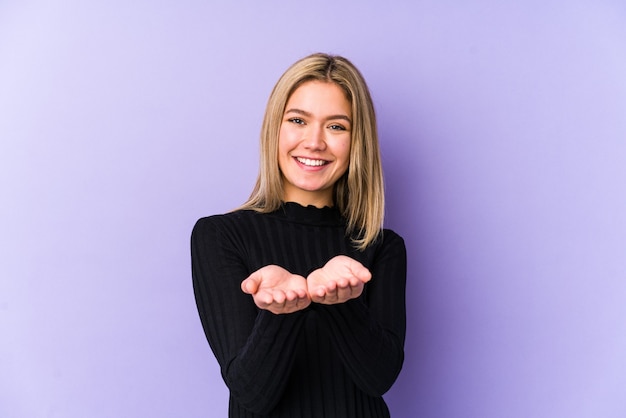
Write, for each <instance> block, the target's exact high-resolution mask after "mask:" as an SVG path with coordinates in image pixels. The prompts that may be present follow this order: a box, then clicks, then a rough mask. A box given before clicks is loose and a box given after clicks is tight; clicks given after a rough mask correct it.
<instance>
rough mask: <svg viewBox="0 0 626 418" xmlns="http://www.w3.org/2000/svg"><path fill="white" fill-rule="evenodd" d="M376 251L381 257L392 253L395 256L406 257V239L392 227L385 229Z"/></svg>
mask: <svg viewBox="0 0 626 418" xmlns="http://www.w3.org/2000/svg"><path fill="white" fill-rule="evenodd" d="M376 244H377V245H376V251H375V252H376V253H377V255H378V256H379V257H381V256H385V255H386V256H389V255H392V256H394V257H401V258H405V257H406V245H405V244H404V239H403V238H402V237H401V236H400V235H399V234H398V233H397V232H395V231H393V230H391V229H383V232H382V234H381V236H380V237H379V238H378V240H377V242H376Z"/></svg>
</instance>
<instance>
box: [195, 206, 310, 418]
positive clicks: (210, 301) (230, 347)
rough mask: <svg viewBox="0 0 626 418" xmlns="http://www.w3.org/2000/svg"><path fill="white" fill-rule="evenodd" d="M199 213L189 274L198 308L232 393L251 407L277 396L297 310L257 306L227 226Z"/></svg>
mask: <svg viewBox="0 0 626 418" xmlns="http://www.w3.org/2000/svg"><path fill="white" fill-rule="evenodd" d="M222 228H223V225H222V224H221V223H220V222H219V221H218V220H215V219H213V218H208V219H206V218H205V219H201V220H200V221H198V223H197V224H196V225H195V227H194V229H193V232H192V236H191V259H192V277H193V286H194V294H195V298H196V304H197V306H198V313H199V314H200V320H201V322H202V326H203V328H204V332H205V334H206V337H207V339H208V341H209V344H210V346H211V349H212V350H213V353H214V354H215V357H216V358H217V361H218V363H219V364H220V368H221V372H222V377H223V378H224V382H225V383H226V385H227V386H228V388H229V389H230V392H231V395H232V396H233V397H234V398H235V399H236V400H237V401H238V402H239V403H240V404H241V405H243V406H244V407H245V408H247V409H249V410H250V411H253V412H256V413H261V414H263V413H267V412H269V411H270V410H271V409H272V408H273V407H274V406H275V405H276V403H277V402H278V400H279V399H280V397H281V395H282V393H283V391H284V387H285V384H286V382H287V380H288V379H287V377H288V375H289V373H290V370H291V366H292V363H293V361H292V360H293V352H294V346H295V343H296V339H297V336H298V333H299V331H300V328H301V324H302V313H301V312H296V313H293V314H288V315H275V314H273V313H271V312H269V311H266V310H259V309H257V307H256V306H255V304H254V302H253V301H252V298H251V296H250V295H247V294H244V293H243V292H242V289H241V282H242V281H243V280H244V279H245V278H246V277H247V276H248V275H249V271H248V269H249V267H248V266H246V263H245V262H244V260H243V259H242V257H241V254H240V251H238V250H237V248H236V246H235V245H234V244H233V241H232V239H231V236H230V235H229V233H228V232H229V231H228V230H227V228H224V230H223V231H222Z"/></svg>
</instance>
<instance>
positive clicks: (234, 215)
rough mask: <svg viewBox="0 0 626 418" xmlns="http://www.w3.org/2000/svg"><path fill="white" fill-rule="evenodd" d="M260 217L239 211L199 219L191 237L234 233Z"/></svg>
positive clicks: (249, 212) (252, 212) (247, 211)
mask: <svg viewBox="0 0 626 418" xmlns="http://www.w3.org/2000/svg"><path fill="white" fill-rule="evenodd" d="M256 215H258V214H257V213H256V212H254V211H251V210H237V211H234V212H229V213H225V214H219V215H211V216H206V217H202V218H200V219H198V220H197V221H196V223H195V225H194V226H193V229H192V232H191V236H192V238H193V237H198V236H206V235H215V234H218V233H219V234H224V233H225V234H227V235H228V234H229V233H234V232H236V231H237V230H239V229H241V228H244V229H245V228H246V224H248V223H249V222H254V220H253V218H254V217H255V216H256Z"/></svg>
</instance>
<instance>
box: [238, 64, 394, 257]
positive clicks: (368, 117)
mask: <svg viewBox="0 0 626 418" xmlns="http://www.w3.org/2000/svg"><path fill="white" fill-rule="evenodd" d="M313 80H317V81H324V82H330V83H335V84H337V85H338V86H339V87H341V89H342V90H343V91H344V93H345V95H346V98H347V99H348V101H349V102H350V104H351V107H352V138H351V147H350V163H349V167H348V170H347V172H346V173H345V174H344V175H343V176H342V177H341V178H340V179H339V180H337V182H336V183H335V187H334V204H335V205H336V206H337V207H338V209H339V211H340V212H341V214H342V215H343V216H344V217H345V218H346V220H347V227H348V234H350V235H351V236H352V237H353V243H354V245H355V246H356V247H357V248H358V249H360V250H363V249H365V248H366V247H367V246H368V245H370V244H371V243H372V242H373V241H374V240H375V239H376V238H377V237H378V235H379V234H380V233H381V231H382V226H383V218H384V208H385V195H384V186H383V172H382V165H381V159H380V149H379V146H378V133H377V128H376V115H375V112H374V104H373V102H372V98H371V96H370V93H369V90H368V88H367V84H366V83H365V79H364V78H363V76H362V75H361V73H360V72H359V70H358V69H357V68H356V67H355V66H354V65H353V64H352V63H351V62H350V61H348V60H347V59H346V58H343V57H341V56H333V55H328V54H321V53H317V54H313V55H309V56H308V57H305V58H302V59H301V60H299V61H297V62H296V63H294V64H293V65H292V66H291V67H289V68H288V69H287V71H285V73H284V74H283V75H282V76H281V77H280V79H279V80H278V82H277V83H276V85H275V86H274V89H273V90H272V93H271V94H270V97H269V100H268V102H267V108H266V110H265V117H264V118H263V125H262V128H261V161H260V168H259V176H258V178H257V181H256V185H255V186H254V189H253V191H252V194H251V195H250V197H249V198H248V200H247V201H246V202H245V203H244V204H243V205H242V206H241V207H240V208H239V209H252V210H255V211H258V212H264V213H268V212H272V211H275V210H277V209H278V208H279V207H280V206H281V204H282V198H283V180H282V175H281V173H280V169H279V167H278V137H279V131H280V125H281V123H282V119H283V114H284V112H285V106H286V105H287V101H288V100H289V98H290V97H291V95H292V93H293V92H294V91H295V90H296V89H297V88H298V87H299V86H300V85H302V84H303V83H305V82H307V81H313Z"/></svg>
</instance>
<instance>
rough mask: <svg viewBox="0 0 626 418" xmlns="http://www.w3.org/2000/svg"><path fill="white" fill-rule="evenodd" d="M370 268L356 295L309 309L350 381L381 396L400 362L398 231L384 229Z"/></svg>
mask: <svg viewBox="0 0 626 418" xmlns="http://www.w3.org/2000/svg"><path fill="white" fill-rule="evenodd" d="M370 271H371V273H372V280H371V281H370V282H369V283H368V284H367V285H366V287H365V290H364V293H363V295H362V296H361V297H360V298H357V299H354V300H351V301H348V302H346V303H343V304H337V305H316V306H315V309H316V310H317V311H318V312H319V313H320V317H321V318H322V320H323V321H324V323H325V324H326V325H327V328H328V330H329V332H330V334H331V338H332V339H333V342H334V344H335V348H336V349H337V352H338V353H339V356H340V357H341V360H342V362H343V364H344V365H345V367H346V369H347V371H348V373H349V374H350V376H351V377H352V379H353V380H354V382H355V384H356V385H357V386H358V387H360V388H361V390H363V391H364V392H365V393H368V394H369V395H371V396H381V395H382V394H384V393H385V392H386V391H387V390H389V388H390V387H391V385H392V384H393V383H394V382H395V380H396V378H397V376H398V374H399V373H400V370H401V368H402V364H403V361H404V339H405V332H406V309H405V287H406V286H405V285H406V249H405V246H404V241H403V240H402V238H401V237H400V236H398V235H397V234H395V233H393V232H392V231H385V234H384V236H383V244H382V245H381V247H380V249H379V251H378V253H377V254H376V255H375V257H374V260H373V262H372V265H371V266H370Z"/></svg>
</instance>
